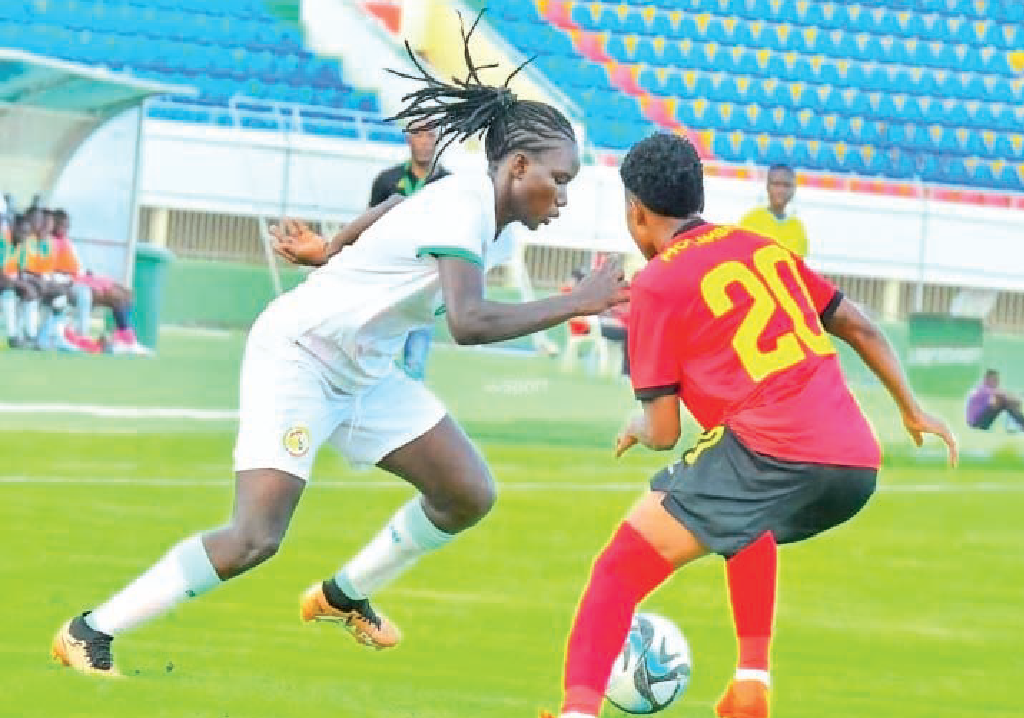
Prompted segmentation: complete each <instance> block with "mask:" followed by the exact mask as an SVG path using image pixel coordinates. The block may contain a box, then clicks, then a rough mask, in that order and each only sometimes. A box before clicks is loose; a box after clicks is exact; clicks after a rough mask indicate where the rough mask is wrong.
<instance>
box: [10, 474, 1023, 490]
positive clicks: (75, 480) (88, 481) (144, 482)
mask: <svg viewBox="0 0 1024 718" xmlns="http://www.w3.org/2000/svg"><path fill="white" fill-rule="evenodd" d="M233 483H234V482H233V481H232V480H229V479H224V480H213V481H197V480H195V479H146V478H133V477H129V476H124V477H118V476H26V475H9V476H0V485H3V484H12V485H24V484H36V485H46V484H56V485H69V484H82V485H89V486H146V487H157V488H160V487H170V488H174V487H181V488H205V487H210V488H219V487H224V486H230V485H232V484H233ZM310 486H311V487H313V488H324V489H369V490H390V491H393V490H396V489H408V488H409V485H408V484H404V483H398V482H390V481H367V480H365V479H350V480H343V481H338V480H323V479H321V480H317V479H316V478H314V479H313V480H312V481H311V482H310ZM498 487H499V488H500V489H503V490H506V491H611V492H618V491H636V492H640V491H642V490H644V489H645V488H646V483H645V482H636V483H606V484H581V483H573V482H568V481H567V482H532V481H505V482H502V481H499V482H498ZM879 491H881V492H883V493H893V494H907V493H915V494H958V493H1016V492H1021V491H1024V481H1022V482H1019V483H976V484H957V483H955V482H949V483H945V484H893V485H884V486H881V487H879Z"/></svg>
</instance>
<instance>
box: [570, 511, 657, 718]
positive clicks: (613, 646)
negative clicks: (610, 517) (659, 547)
mask: <svg viewBox="0 0 1024 718" xmlns="http://www.w3.org/2000/svg"><path fill="white" fill-rule="evenodd" d="M672 571H673V567H672V564H671V563H669V562H668V561H667V560H666V559H665V558H664V557H663V556H662V555H661V554H659V553H658V552H657V551H656V550H655V549H654V547H653V546H651V544H649V543H648V542H647V540H646V539H645V538H644V537H643V536H641V535H640V534H639V533H638V532H637V530H636V529H634V528H633V527H632V526H630V525H629V524H628V523H623V524H622V525H620V526H619V529H618V531H616V532H615V535H614V536H612V540H611V541H610V542H609V543H608V545H607V546H606V547H605V549H604V551H602V552H601V555H600V556H598V558H597V560H596V561H595V562H594V568H593V569H592V570H591V572H590V583H589V584H588V585H587V588H586V590H585V591H584V592H583V597H582V598H581V599H580V605H579V608H577V610H576V619H575V620H574V621H573V626H572V632H571V633H570V634H569V645H568V648H567V650H566V657H565V684H564V685H565V700H564V702H563V703H562V712H563V713H568V712H570V711H578V712H580V713H584V714H587V715H594V716H596V715H597V714H598V712H599V711H600V710H601V702H602V701H603V700H604V689H605V686H607V685H608V676H609V675H610V674H611V670H612V663H614V662H615V658H616V656H618V655H619V651H621V650H622V644H623V643H624V642H625V640H626V633H627V632H628V631H629V624H630V622H631V621H632V620H633V612H634V610H635V609H636V606H637V604H638V603H640V601H642V600H643V598H644V597H645V596H646V595H647V594H649V593H650V592H651V591H653V590H654V589H655V588H657V587H658V585H659V584H660V583H661V582H662V581H664V580H665V579H666V578H668V577H669V576H670V575H671V573H672Z"/></svg>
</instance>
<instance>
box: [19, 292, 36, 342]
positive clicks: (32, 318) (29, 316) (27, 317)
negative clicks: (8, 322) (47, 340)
mask: <svg viewBox="0 0 1024 718" xmlns="http://www.w3.org/2000/svg"><path fill="white" fill-rule="evenodd" d="M21 332H22V334H23V335H24V336H25V337H26V338H28V339H35V338H36V337H37V336H39V300H38V299H33V300H32V301H30V302H22V303H21Z"/></svg>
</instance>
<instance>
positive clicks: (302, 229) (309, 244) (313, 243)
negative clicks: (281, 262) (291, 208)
mask: <svg viewBox="0 0 1024 718" xmlns="http://www.w3.org/2000/svg"><path fill="white" fill-rule="evenodd" d="M269 231H270V236H272V237H273V238H274V251H275V252H277V253H278V254H279V255H281V256H282V257H284V258H285V259H287V260H288V261H289V262H291V263H292V264H302V265H306V266H308V267H319V266H321V265H323V264H326V263H327V259H328V257H327V242H325V241H324V238H323V237H321V236H320V235H319V234H317V233H316V232H314V231H313V230H311V229H310V228H309V227H307V226H306V223H305V222H300V221H299V220H297V219H285V220H284V222H282V227H279V226H277V225H276V224H272V225H270V228H269Z"/></svg>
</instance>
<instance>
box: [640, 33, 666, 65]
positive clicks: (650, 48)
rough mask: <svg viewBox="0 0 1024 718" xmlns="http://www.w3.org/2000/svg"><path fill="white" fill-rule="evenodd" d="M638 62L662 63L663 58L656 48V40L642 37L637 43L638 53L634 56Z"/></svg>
mask: <svg viewBox="0 0 1024 718" xmlns="http://www.w3.org/2000/svg"><path fill="white" fill-rule="evenodd" d="M633 59H634V60H635V61H636V62H643V63H646V64H648V65H661V64H662V61H661V58H660V57H659V56H658V53H657V51H655V49H654V42H652V41H651V39H650V38H647V37H641V38H640V39H639V40H638V41H637V44H636V54H635V55H634V58H633Z"/></svg>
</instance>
